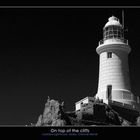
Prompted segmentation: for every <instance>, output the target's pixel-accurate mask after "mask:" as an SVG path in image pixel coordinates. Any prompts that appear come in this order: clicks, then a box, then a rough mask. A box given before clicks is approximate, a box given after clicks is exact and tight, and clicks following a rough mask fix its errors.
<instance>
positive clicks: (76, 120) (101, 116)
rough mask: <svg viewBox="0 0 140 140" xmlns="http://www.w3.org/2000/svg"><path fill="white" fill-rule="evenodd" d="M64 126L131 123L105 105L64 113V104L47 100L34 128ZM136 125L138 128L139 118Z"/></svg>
mask: <svg viewBox="0 0 140 140" xmlns="http://www.w3.org/2000/svg"><path fill="white" fill-rule="evenodd" d="M65 125H72V126H78V125H91V126H93V125H121V126H129V125H131V123H130V122H129V121H127V120H125V119H124V118H122V117H121V116H120V114H118V113H117V112H115V111H114V110H113V109H112V108H111V107H110V106H108V105H107V104H105V103H102V102H101V103H100V102H97V101H96V102H94V103H93V105H91V106H88V108H86V109H85V110H81V111H80V112H78V113H77V112H75V111H73V112H65V111H64V103H59V102H58V101H56V100H53V99H50V98H48V100H47V102H46V104H45V108H44V112H43V114H42V115H40V116H39V117H38V121H37V123H36V125H35V126H65ZM136 125H138V126H140V117H138V118H137V122H136Z"/></svg>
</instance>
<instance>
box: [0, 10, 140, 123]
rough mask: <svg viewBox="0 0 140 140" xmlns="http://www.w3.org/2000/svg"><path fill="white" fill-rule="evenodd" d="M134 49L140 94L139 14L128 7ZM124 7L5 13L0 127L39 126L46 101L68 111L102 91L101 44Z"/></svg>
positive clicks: (0, 21)
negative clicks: (112, 19)
mask: <svg viewBox="0 0 140 140" xmlns="http://www.w3.org/2000/svg"><path fill="white" fill-rule="evenodd" d="M123 10H124V12H125V27H126V28H128V33H127V37H126V38H127V39H129V43H130V45H131V48H132V52H131V54H130V55H129V67H130V78H131V85H132V91H133V93H134V94H135V95H140V93H139V91H140V86H139V79H140V73H139V72H140V67H139V65H140V60H139V58H140V57H139V53H140V51H139V47H140V46H139V41H140V9H138V8H137V9H136V8H135V9H134V8H123ZM121 11H122V8H77V9H76V8H11V9H10V8H1V9H0V112H1V113H0V125H4V124H5V125H8V124H9V125H25V124H30V123H35V122H37V120H38V116H39V115H40V114H42V113H43V110H44V106H45V103H46V101H47V97H48V96H50V98H53V99H56V100H58V101H60V102H61V101H65V105H66V110H67V111H68V110H69V111H72V110H74V108H75V106H74V103H75V102H77V101H79V100H80V99H82V98H84V97H86V96H94V95H95V94H96V92H97V86H98V65H99V63H98V61H99V57H98V55H97V53H96V47H97V46H98V42H99V41H100V40H101V39H102V28H103V26H104V25H105V23H106V22H107V21H108V18H109V17H110V16H112V15H114V16H116V17H118V18H121Z"/></svg>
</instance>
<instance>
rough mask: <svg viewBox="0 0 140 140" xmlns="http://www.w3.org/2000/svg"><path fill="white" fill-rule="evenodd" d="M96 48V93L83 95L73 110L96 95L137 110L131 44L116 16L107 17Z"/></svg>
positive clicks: (87, 102)
mask: <svg viewBox="0 0 140 140" xmlns="http://www.w3.org/2000/svg"><path fill="white" fill-rule="evenodd" d="M96 52H97V54H98V55H99V78H98V90H97V93H96V94H95V96H94V97H85V98H84V99H82V100H80V101H78V102H76V103H75V108H76V111H79V110H81V109H82V108H83V107H85V106H87V105H89V104H92V103H93V102H94V100H95V99H98V100H100V101H101V102H103V103H105V104H108V105H112V106H119V107H121V108H127V109H129V111H130V110H135V111H136V112H139V113H140V100H139V97H138V96H135V95H134V94H133V93H132V89H131V84H130V78H129V64H128V55H129V53H130V52H131V47H130V45H129V43H128V40H127V39H125V36H124V25H122V24H121V23H120V21H119V19H118V18H117V17H115V16H111V17H109V18H108V22H107V23H106V24H105V26H104V27H103V39H102V40H100V41H99V44H98V47H97V48H96Z"/></svg>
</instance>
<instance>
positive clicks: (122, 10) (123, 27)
mask: <svg viewBox="0 0 140 140" xmlns="http://www.w3.org/2000/svg"><path fill="white" fill-rule="evenodd" d="M122 27H123V29H124V10H122Z"/></svg>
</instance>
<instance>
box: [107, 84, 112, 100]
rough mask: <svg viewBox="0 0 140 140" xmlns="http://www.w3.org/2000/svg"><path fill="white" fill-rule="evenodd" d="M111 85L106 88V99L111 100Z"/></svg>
mask: <svg viewBox="0 0 140 140" xmlns="http://www.w3.org/2000/svg"><path fill="white" fill-rule="evenodd" d="M111 94H112V85H108V86H107V99H111Z"/></svg>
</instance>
